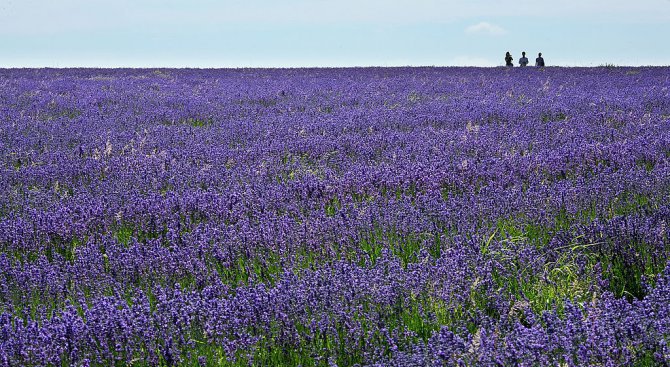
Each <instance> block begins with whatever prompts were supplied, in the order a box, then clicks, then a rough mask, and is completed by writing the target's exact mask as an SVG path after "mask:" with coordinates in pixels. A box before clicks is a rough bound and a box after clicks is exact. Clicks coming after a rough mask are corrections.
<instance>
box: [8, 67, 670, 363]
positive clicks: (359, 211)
mask: <svg viewBox="0 0 670 367" xmlns="http://www.w3.org/2000/svg"><path fill="white" fill-rule="evenodd" d="M669 221H670V68H658V67H657V68H615V67H603V68H545V69H536V68H527V69H520V68H514V69H502V68H490V69H479V68H363V69H285V70H269V69H266V70H258V69H236V70H233V69H230V70H188V69H181V70H179V69H161V70H153V69H151V70H149V69H127V70H123V69H115V70H110V69H51V70H49V69H11V70H9V69H5V70H0V366H2V367H9V366H305V367H306V366H354V365H356V366H667V365H669V364H670V346H669V345H668V344H669V343H670V263H669V259H670V257H669V255H670V240H669V235H670V227H669V223H668V222H669Z"/></svg>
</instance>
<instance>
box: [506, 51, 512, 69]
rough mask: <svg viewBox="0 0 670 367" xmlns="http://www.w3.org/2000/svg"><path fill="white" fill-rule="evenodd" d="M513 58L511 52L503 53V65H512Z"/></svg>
mask: <svg viewBox="0 0 670 367" xmlns="http://www.w3.org/2000/svg"><path fill="white" fill-rule="evenodd" d="M513 60H514V59H513V58H512V54H510V53H509V51H507V53H506V54H505V66H509V67H512V66H514V64H512V61H513Z"/></svg>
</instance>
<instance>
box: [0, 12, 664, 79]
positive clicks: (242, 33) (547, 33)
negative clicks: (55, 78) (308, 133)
mask: <svg viewBox="0 0 670 367" xmlns="http://www.w3.org/2000/svg"><path fill="white" fill-rule="evenodd" d="M669 25H670V0H637V1H621V0H591V1H588V0H584V1H580V0H560V1H559V0H557V1H545V0H508V1H501V0H497V1H496V0H459V1H456V0H449V1H438V0H406V1H396V0H337V1H331V0H282V1H269V0H221V1H215V0H114V1H107V0H51V1H49V0H0V67H71V66H99V67H159V66H163V67H300V66H371V65H379V66H403V65H436V66H447V65H472V66H497V65H502V64H503V63H504V61H503V57H504V54H505V51H510V52H511V53H512V55H513V56H514V58H515V60H518V58H519V57H520V56H521V51H524V50H525V51H527V52H528V55H529V57H530V58H531V59H534V58H535V56H536V55H537V52H540V51H541V52H542V53H543V54H544V56H545V59H546V61H547V63H548V64H549V65H562V66H597V65H601V64H605V63H612V64H617V65H670V41H669V35H670V30H668V29H669V28H670V27H669ZM515 63H516V61H515Z"/></svg>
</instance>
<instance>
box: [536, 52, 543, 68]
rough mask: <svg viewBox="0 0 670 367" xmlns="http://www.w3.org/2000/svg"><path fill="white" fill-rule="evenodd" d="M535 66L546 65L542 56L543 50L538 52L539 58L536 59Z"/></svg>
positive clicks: (541, 66)
mask: <svg viewBox="0 0 670 367" xmlns="http://www.w3.org/2000/svg"><path fill="white" fill-rule="evenodd" d="M535 66H537V67H540V68H543V67H544V59H543V58H542V52H540V53H539V54H537V59H535Z"/></svg>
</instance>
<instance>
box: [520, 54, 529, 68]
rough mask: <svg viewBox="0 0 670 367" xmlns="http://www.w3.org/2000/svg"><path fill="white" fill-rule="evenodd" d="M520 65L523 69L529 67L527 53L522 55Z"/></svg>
mask: <svg viewBox="0 0 670 367" xmlns="http://www.w3.org/2000/svg"><path fill="white" fill-rule="evenodd" d="M519 65H520V66H521V67H524V66H526V65H528V58H527V57H526V51H524V52H522V53H521V58H520V59H519Z"/></svg>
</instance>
